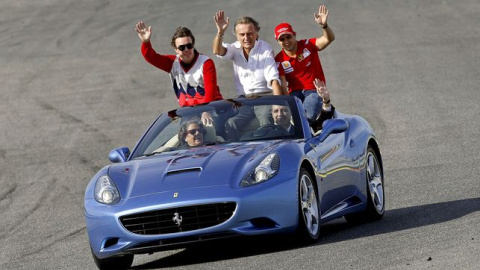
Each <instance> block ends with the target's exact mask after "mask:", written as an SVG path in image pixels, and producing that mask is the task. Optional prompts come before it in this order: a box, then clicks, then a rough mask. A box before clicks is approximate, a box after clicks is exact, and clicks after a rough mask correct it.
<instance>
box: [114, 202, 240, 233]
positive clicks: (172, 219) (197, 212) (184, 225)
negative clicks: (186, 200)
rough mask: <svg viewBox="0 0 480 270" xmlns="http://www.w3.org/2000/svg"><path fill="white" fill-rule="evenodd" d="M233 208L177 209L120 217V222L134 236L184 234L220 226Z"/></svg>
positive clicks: (229, 205)
mask: <svg viewBox="0 0 480 270" xmlns="http://www.w3.org/2000/svg"><path fill="white" fill-rule="evenodd" d="M235 208H236V204H235V203H234V202H226V203H216V204H203V205H195V206H187V207H178V208H171V209H163V210H157V211H150V212H144V213H141V214H134V215H128V216H122V217H120V222H121V223H122V225H123V226H124V227H125V228H126V229H127V230H128V231H130V232H132V233H135V234H143V235H158V234H168V233H176V232H186V231H193V230H198V229H203V228H208V227H212V226H215V225H218V224H221V223H223V222H225V221H227V220H228V219H229V218H230V217H231V216H232V215H233V212H234V211H235Z"/></svg>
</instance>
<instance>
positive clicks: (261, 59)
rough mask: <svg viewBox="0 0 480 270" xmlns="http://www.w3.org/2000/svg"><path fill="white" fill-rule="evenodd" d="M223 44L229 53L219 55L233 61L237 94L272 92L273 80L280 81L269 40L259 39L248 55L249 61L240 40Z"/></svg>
mask: <svg viewBox="0 0 480 270" xmlns="http://www.w3.org/2000/svg"><path fill="white" fill-rule="evenodd" d="M222 45H223V47H225V48H226V49H227V53H226V54H225V55H224V56H220V55H217V57H219V58H221V59H229V60H232V61H233V73H234V81H235V87H236V88H237V95H248V94H259V93H271V92H272V85H271V82H272V80H277V81H278V83H280V79H279V75H278V69H277V66H276V63H275V58H274V55H273V49H272V47H271V46H270V45H269V44H268V43H267V42H265V41H263V40H260V39H259V40H257V41H256V42H255V46H254V47H253V48H252V50H251V51H250V54H249V55H248V61H247V59H245V56H244V54H243V48H242V47H241V45H240V42H239V41H236V42H235V43H232V44H228V43H223V44H222Z"/></svg>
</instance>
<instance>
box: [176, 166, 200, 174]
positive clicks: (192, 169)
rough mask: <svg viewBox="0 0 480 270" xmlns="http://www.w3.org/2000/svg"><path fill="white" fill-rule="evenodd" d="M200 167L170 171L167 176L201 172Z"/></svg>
mask: <svg viewBox="0 0 480 270" xmlns="http://www.w3.org/2000/svg"><path fill="white" fill-rule="evenodd" d="M201 171H202V168H201V167H194V168H185V169H179V170H171V171H168V172H167V175H172V174H177V173H184V172H201Z"/></svg>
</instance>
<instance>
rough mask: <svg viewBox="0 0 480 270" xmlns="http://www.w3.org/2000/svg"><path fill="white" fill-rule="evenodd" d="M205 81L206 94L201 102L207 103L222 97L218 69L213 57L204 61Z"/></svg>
mask: <svg viewBox="0 0 480 270" xmlns="http://www.w3.org/2000/svg"><path fill="white" fill-rule="evenodd" d="M203 83H204V86H205V96H204V97H203V99H201V100H200V103H206V102H210V101H214V100H218V99H222V97H221V95H220V91H219V90H218V85H217V71H216V70H215V64H214V63H213V60H212V59H208V60H207V61H205V63H203ZM219 95H220V98H218V96H219Z"/></svg>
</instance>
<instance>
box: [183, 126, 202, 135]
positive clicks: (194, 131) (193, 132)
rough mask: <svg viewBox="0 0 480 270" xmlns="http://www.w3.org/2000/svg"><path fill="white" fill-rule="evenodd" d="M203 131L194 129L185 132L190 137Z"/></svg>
mask: <svg viewBox="0 0 480 270" xmlns="http://www.w3.org/2000/svg"><path fill="white" fill-rule="evenodd" d="M204 131H205V130H204V129H203V128H194V129H190V130H187V132H188V133H190V135H192V136H193V135H195V134H197V132H198V133H202V134H203V132H204Z"/></svg>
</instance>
